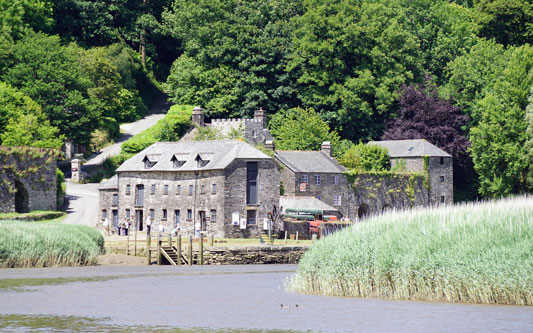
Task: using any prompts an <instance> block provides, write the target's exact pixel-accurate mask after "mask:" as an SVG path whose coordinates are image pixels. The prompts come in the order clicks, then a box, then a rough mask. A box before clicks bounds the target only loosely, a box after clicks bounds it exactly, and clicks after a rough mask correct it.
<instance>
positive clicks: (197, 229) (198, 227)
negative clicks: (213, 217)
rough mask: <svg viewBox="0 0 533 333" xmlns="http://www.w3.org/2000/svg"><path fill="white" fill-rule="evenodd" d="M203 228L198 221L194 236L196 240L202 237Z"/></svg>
mask: <svg viewBox="0 0 533 333" xmlns="http://www.w3.org/2000/svg"><path fill="white" fill-rule="evenodd" d="M201 227H202V224H201V223H200V221H197V222H196V224H195V225H194V236H195V237H196V238H199V237H200V228H201Z"/></svg>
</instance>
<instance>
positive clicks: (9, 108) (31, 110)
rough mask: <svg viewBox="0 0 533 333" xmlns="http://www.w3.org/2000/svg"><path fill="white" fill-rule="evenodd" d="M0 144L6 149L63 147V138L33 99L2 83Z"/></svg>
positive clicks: (0, 85) (0, 94)
mask: <svg viewBox="0 0 533 333" xmlns="http://www.w3.org/2000/svg"><path fill="white" fill-rule="evenodd" d="M0 143H1V144H2V145H4V146H33V147H39V148H61V146H62V145H63V136H62V135H59V133H58V130H57V128H55V127H53V126H51V125H50V122H49V121H48V119H47V117H46V115H45V114H44V113H43V112H42V110H41V107H40V106H39V105H38V104H37V103H35V101H33V100H32V99H31V98H30V97H28V96H26V95H24V94H23V93H22V92H20V91H17V89H14V88H12V87H10V86H9V85H6V84H5V83H3V82H0Z"/></svg>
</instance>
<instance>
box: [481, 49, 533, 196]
mask: <svg viewBox="0 0 533 333" xmlns="http://www.w3.org/2000/svg"><path fill="white" fill-rule="evenodd" d="M507 53H508V56H509V61H508V62H507V64H506V66H505V68H504V70H503V71H502V72H501V74H500V76H499V77H498V79H497V81H496V82H495V83H494V84H493V85H492V86H487V87H485V89H484V92H483V94H482V95H483V98H481V99H479V100H478V101H477V102H476V104H475V112H477V113H479V114H481V115H482V118H481V120H480V122H479V124H478V126H476V127H474V128H472V129H471V131H470V137H471V142H472V146H471V148H470V152H471V154H472V159H473V161H474V167H475V170H476V171H477V173H478V174H479V182H480V192H481V194H482V195H484V196H487V197H501V196H505V195H510V194H513V193H524V192H527V191H530V190H531V189H533V187H531V184H528V182H527V175H528V172H529V170H530V169H531V159H529V154H528V153H529V152H528V151H527V150H526V142H527V141H528V139H529V137H528V133H527V132H526V129H527V123H526V121H525V116H526V107H527V104H528V97H529V94H530V88H531V86H533V47H532V46H529V45H524V46H522V47H519V48H510V49H509V50H508V51H507Z"/></svg>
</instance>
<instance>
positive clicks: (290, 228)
mask: <svg viewBox="0 0 533 333" xmlns="http://www.w3.org/2000/svg"><path fill="white" fill-rule="evenodd" d="M283 230H284V231H286V232H287V237H290V235H296V232H298V238H299V239H311V235H310V233H309V222H307V221H303V222H292V221H283Z"/></svg>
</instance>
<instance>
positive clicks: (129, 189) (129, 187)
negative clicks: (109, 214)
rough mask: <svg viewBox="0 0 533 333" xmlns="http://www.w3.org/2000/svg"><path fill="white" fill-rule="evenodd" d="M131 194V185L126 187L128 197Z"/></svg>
mask: <svg viewBox="0 0 533 333" xmlns="http://www.w3.org/2000/svg"><path fill="white" fill-rule="evenodd" d="M130 193H131V185H130V184H128V185H126V194H127V195H129V194H130Z"/></svg>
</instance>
